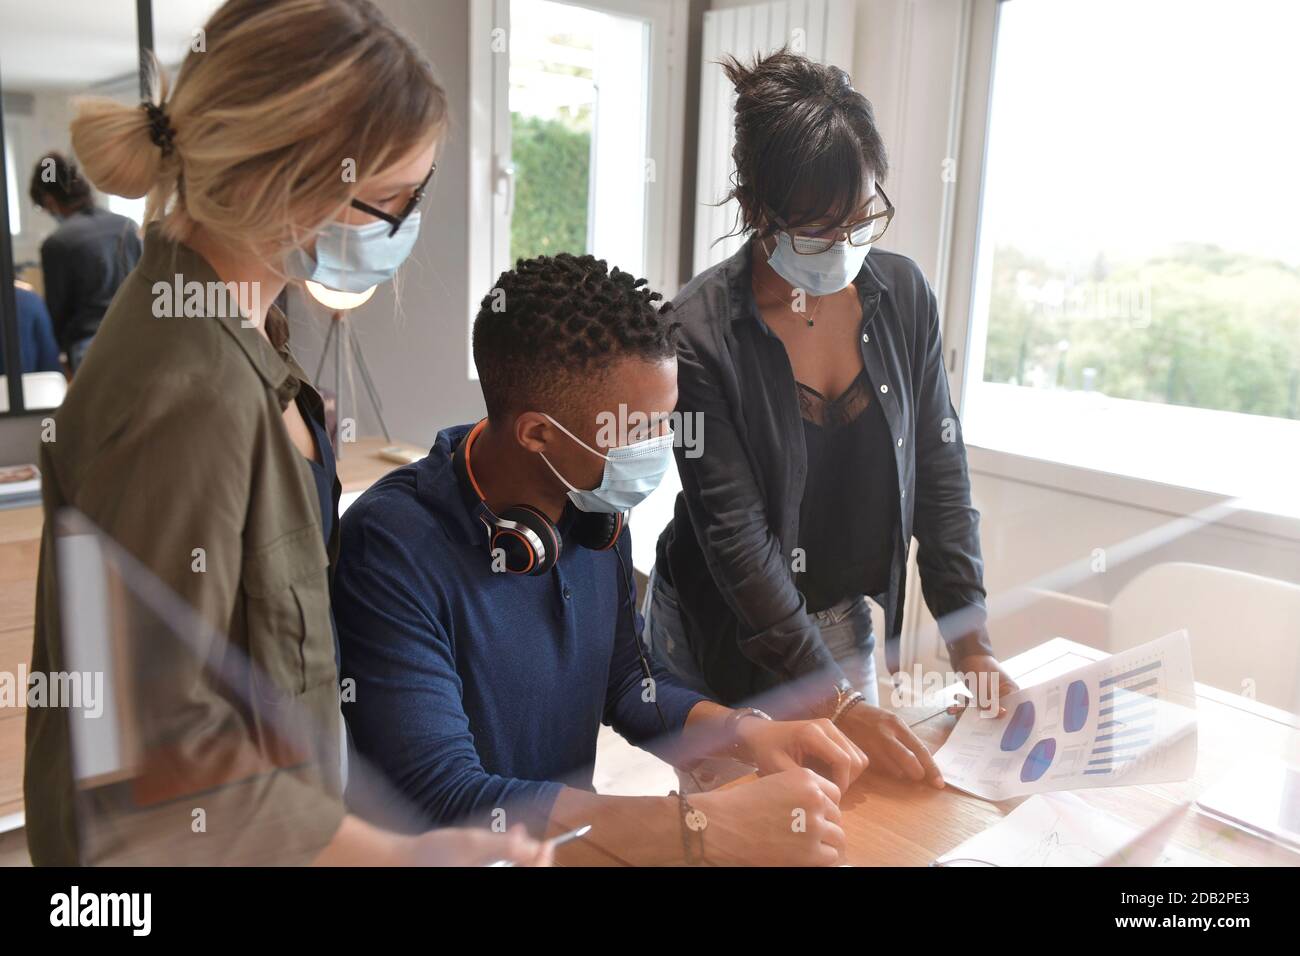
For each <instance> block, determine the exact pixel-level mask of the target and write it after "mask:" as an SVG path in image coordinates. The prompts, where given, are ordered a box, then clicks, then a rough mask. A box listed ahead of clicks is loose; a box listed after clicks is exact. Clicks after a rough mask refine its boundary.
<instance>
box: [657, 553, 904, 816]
mask: <svg viewBox="0 0 1300 956" xmlns="http://www.w3.org/2000/svg"><path fill="white" fill-rule="evenodd" d="M643 614H644V616H645V634H644V640H645V641H646V644H647V645H648V650H649V652H650V654H651V656H652V657H654V659H655V661H656V662H658V663H659V664H660V665H661V666H662V667H663V668H664V669H665V670H666V671H668V673H669V674H671V675H672V676H673V677H674V678H675V679H676V681H677V683H679V684H681V685H683V686H685V687H689V688H691V689H692V690H694V691H696V692H698V693H701V694H705V695H708V694H709V689H708V686H707V685H706V684H705V681H704V675H703V674H702V673H701V672H700V669H699V666H698V665H697V664H696V663H695V655H694V654H693V653H692V652H691V648H690V645H689V644H688V643H687V641H686V631H685V628H684V627H683V625H682V615H681V607H680V606H679V605H678V603H677V594H676V592H675V591H674V590H673V588H672V587H671V586H670V585H669V584H667V583H666V582H664V581H662V580H659V578H658V576H657V575H656V574H655V573H654V572H653V571H652V572H651V573H650V580H649V581H648V582H647V583H646V600H645V606H644V610H643ZM812 617H813V619H814V620H815V621H816V622H817V626H818V627H819V628H820V629H821V634H822V641H823V642H824V643H825V644H826V648H827V650H829V651H830V652H831V656H832V657H834V658H835V661H836V663H838V664H839V665H840V668H841V669H842V670H843V671H844V676H846V677H847V678H848V679H849V681H850V682H852V684H853V686H854V687H856V688H857V689H858V690H860V691H861V692H862V696H863V697H864V698H866V703H868V704H870V705H871V706H873V707H878V706H880V689H879V686H878V685H877V683H876V661H875V657H874V656H873V652H874V651H875V648H876V638H875V634H874V633H873V632H872V629H871V606H870V605H869V604H868V603H867V599H866V598H865V597H863V596H862V595H858V596H857V597H853V598H848V599H846V600H844V601H841V602H840V603H839V604H837V605H835V606H834V607H830V608H827V609H826V610H824V611H814V612H813V614H812ZM752 769H753V768H751V767H747V766H745V765H744V764H742V763H739V762H737V761H735V760H731V759H729V758H725V757H710V758H708V759H705V760H703V761H701V762H700V764H699V765H698V766H696V767H695V769H694V779H693V780H692V779H691V778H690V776H689V775H687V774H683V773H681V772H680V771H679V772H678V779H679V781H680V782H681V785H682V788H683V790H684V791H697V790H700V789H704V790H711V789H713V788H714V787H717V786H721V785H722V784H724V783H726V782H728V781H729V780H734V779H736V778H737V777H742V776H744V775H745V774H747V773H751V772H752Z"/></svg>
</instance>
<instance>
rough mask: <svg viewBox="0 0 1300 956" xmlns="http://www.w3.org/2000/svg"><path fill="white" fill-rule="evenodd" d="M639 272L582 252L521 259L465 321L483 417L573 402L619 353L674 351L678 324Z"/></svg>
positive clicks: (649, 355) (660, 356)
mask: <svg viewBox="0 0 1300 956" xmlns="http://www.w3.org/2000/svg"><path fill="white" fill-rule="evenodd" d="M661 299H662V296H661V295H660V294H659V293H658V292H652V291H650V289H648V288H647V287H646V280H645V279H638V278H635V277H634V276H633V275H632V274H631V273H628V272H623V271H622V270H621V269H619V268H617V267H615V268H613V269H608V268H607V267H606V264H605V260H603V259H597V258H595V257H594V256H590V255H581V256H574V255H570V254H569V253H567V252H562V253H559V254H558V255H556V256H538V257H537V258H535V259H520V260H519V261H518V262H517V263H516V264H515V268H514V269H512V270H510V271H508V272H503V273H502V274H501V277H500V278H499V279H498V280H497V283H496V286H495V287H494V288H493V289H492V291H490V292H489V293H488V294H487V295H486V296H484V297H483V301H482V303H481V304H480V307H479V312H478V316H477V317H476V318H475V320H474V362H475V364H476V365H477V366H478V373H479V379H480V382H481V384H482V387H483V398H484V401H485V402H486V403H487V408H488V415H489V416H490V417H492V418H494V419H496V418H501V417H503V416H505V415H507V414H510V413H518V412H522V411H530V410H532V411H536V410H545V409H546V408H552V407H556V408H558V407H563V406H565V405H572V403H573V393H574V391H575V390H576V388H577V387H579V386H580V385H581V384H582V380H583V379H587V380H588V381H589V380H590V379H592V378H598V377H599V376H600V375H602V374H604V372H605V371H606V370H607V369H608V367H609V366H610V365H612V364H613V363H615V362H617V361H619V360H621V359H624V358H641V359H645V360H648V361H656V360H665V359H669V358H672V357H673V356H675V355H676V337H677V331H678V328H679V327H680V323H678V322H675V321H670V320H669V313H670V312H671V310H672V307H671V305H659V304H657V303H659V301H660V300H661Z"/></svg>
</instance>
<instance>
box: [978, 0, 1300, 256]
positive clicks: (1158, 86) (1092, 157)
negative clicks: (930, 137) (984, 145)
mask: <svg viewBox="0 0 1300 956" xmlns="http://www.w3.org/2000/svg"><path fill="white" fill-rule="evenodd" d="M999 31H1000V32H999V37H998V45H997V62H996V67H995V69H996V75H995V83H994V93H993V97H994V98H993V114H992V117H991V120H990V122H991V127H990V135H989V157H988V177H987V180H986V188H987V190H988V195H987V201H986V203H985V206H984V209H985V213H984V215H985V217H986V220H985V226H986V228H988V229H989V230H990V232H989V235H991V236H994V237H996V241H999V242H1003V241H1010V242H1012V243H1014V244H1015V245H1018V246H1020V247H1021V248H1022V249H1025V250H1026V251H1030V252H1035V253H1041V254H1046V255H1048V256H1060V257H1064V258H1068V259H1073V260H1075V261H1078V262H1086V261H1088V260H1091V259H1092V258H1093V257H1094V256H1095V255H1096V253H1097V251H1098V250H1099V249H1103V248H1104V249H1105V250H1106V252H1107V257H1108V258H1110V259H1112V260H1115V259H1118V258H1120V257H1122V256H1125V255H1128V254H1134V255H1146V254H1149V253H1152V252H1159V251H1161V250H1162V249H1163V248H1165V247H1167V246H1168V244H1169V243H1171V242H1178V241H1206V242H1213V243H1216V244H1218V245H1220V246H1223V247H1225V248H1227V249H1230V250H1233V251H1237V252H1247V253H1254V254H1258V255H1263V256H1270V257H1274V258H1278V259H1282V260H1283V261H1286V262H1288V263H1291V264H1292V265H1300V119H1298V117H1300V54H1298V53H1297V49H1296V45H1297V42H1298V41H1300V2H1295V0H1233V2H1230V3H1226V2H1223V0H1008V2H1006V3H1004V4H1003V5H1002V11H1001V20H1000V24H999Z"/></svg>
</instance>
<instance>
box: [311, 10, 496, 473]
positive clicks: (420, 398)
mask: <svg viewBox="0 0 1300 956" xmlns="http://www.w3.org/2000/svg"><path fill="white" fill-rule="evenodd" d="M377 2H378V5H379V6H380V7H381V8H382V9H383V10H384V12H385V13H387V14H388V15H389V16H390V17H392V19H393V20H394V22H395V23H396V24H397V25H398V26H399V27H400V28H401V29H402V30H404V31H405V32H406V33H407V34H408V35H409V36H411V37H412V38H413V39H414V40H415V42H416V43H417V44H418V45H419V46H420V48H421V49H422V50H423V51H424V53H425V55H427V56H428V57H429V59H430V60H431V61H432V63H433V67H434V72H435V74H436V75H437V77H438V80H439V82H440V83H441V84H442V86H443V88H444V89H445V90H446V93H447V98H448V102H449V107H450V110H451V128H450V132H449V134H448V136H447V139H446V142H445V145H444V146H443V148H442V151H441V153H440V154H439V156H438V171H437V172H436V173H435V174H434V179H433V183H432V195H431V196H430V199H429V200H428V203H429V204H428V206H427V207H426V209H425V212H424V215H423V222H422V224H421V227H420V238H419V240H418V241H417V243H416V246H415V249H414V250H413V251H412V253H411V258H410V260H409V261H408V262H407V264H406V265H405V266H403V267H402V271H401V273H400V275H399V277H398V282H397V283H396V285H384V286H381V287H380V288H379V289H378V291H376V293H375V295H374V298H372V299H371V300H370V301H369V302H368V303H366V304H365V305H364V306H362V307H361V308H359V309H357V310H356V311H355V312H354V313H353V314H352V315H353V318H352V321H353V323H354V327H355V329H356V332H357V337H358V338H359V339H360V341H361V345H362V348H363V350H364V352H365V358H366V364H367V365H368V366H369V368H370V372H371V374H372V375H373V376H374V378H375V382H376V386H377V388H378V390H379V393H380V399H381V400H382V401H383V405H384V418H385V420H386V422H387V424H388V429H389V432H390V433H391V435H392V436H393V438H394V439H395V440H398V439H400V440H403V441H409V442H413V443H415V444H416V445H420V446H423V447H428V446H430V445H432V444H433V439H434V437H435V436H436V435H437V432H438V430H439V429H440V428H444V427H446V426H448V425H454V424H459V423H461V422H469V421H474V420H476V419H478V418H480V417H481V416H482V415H483V414H484V409H483V402H482V397H481V393H480V392H479V387H478V383H477V382H473V381H470V379H469V376H468V374H467V372H466V364H467V363H466V355H467V353H468V349H469V326H468V317H467V316H466V302H467V301H469V296H470V294H471V290H470V289H469V286H468V274H469V259H468V246H467V242H466V236H467V233H468V219H469V216H468V204H467V199H466V192H467V186H466V184H467V183H468V181H469V174H468V143H467V136H466V129H467V126H468V115H469V44H470V42H471V38H470V17H469V3H470V2H471V0H432V2H431V0H377ZM481 39H482V42H487V40H486V38H481ZM483 292H484V294H486V292H487V290H486V289H484V290H483ZM290 311H291V315H292V317H293V332H292V342H293V346H294V351H295V354H296V355H297V356H298V359H299V362H300V363H301V364H302V366H303V367H304V368H305V369H306V370H307V373H308V374H309V375H310V374H311V373H312V372H314V371H315V369H316V362H317V360H318V357H319V354H320V347H321V345H322V343H323V342H324V338H325V333H326V331H327V328H328V326H327V315H326V314H325V313H324V312H323V310H320V309H319V307H316V306H315V305H314V304H305V303H301V302H299V301H297V300H295V301H294V302H292V303H291V309H290ZM323 374H324V380H325V383H326V384H327V385H329V386H330V387H332V386H333V379H334V376H333V365H332V358H331V360H328V361H327V362H326V368H325V372H324V373H323ZM345 382H346V379H345ZM356 385H357V389H358V393H359V396H360V405H361V411H360V414H359V415H358V416H357V419H358V422H359V427H358V431H357V433H358V435H378V434H379V426H378V423H377V422H376V420H375V418H374V416H373V415H372V414H371V412H370V408H369V404H368V400H367V399H366V398H365V393H364V390H363V389H362V386H361V381H360V378H359V377H357V379H356ZM346 394H347V395H348V396H349V397H348V401H346V402H345V404H344V413H345V414H348V415H350V414H352V411H351V407H352V406H351V400H350V396H351V392H350V390H349V391H348V392H347V393H346Z"/></svg>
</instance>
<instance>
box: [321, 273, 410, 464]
mask: <svg viewBox="0 0 1300 956" xmlns="http://www.w3.org/2000/svg"><path fill="white" fill-rule="evenodd" d="M306 286H307V292H308V294H310V295H311V297H312V298H313V299H315V300H316V301H317V302H319V303H320V304H321V305H323V306H325V307H326V308H327V309H329V310H330V328H329V332H328V333H327V334H326V336H325V345H324V347H323V348H322V349H321V353H320V361H319V362H318V363H317V364H316V374H315V375H314V376H313V377H312V381H313V382H315V383H316V387H317V388H318V389H319V388H320V387H321V372H322V371H323V370H324V368H325V361H326V359H328V358H329V357H330V352H331V350H332V351H333V353H334V454H335V457H337V458H342V457H343V441H342V440H341V438H340V429H341V428H342V427H343V342H344V339H345V338H346V339H347V352H348V354H349V355H355V356H356V359H357V371H358V372H360V373H361V384H362V387H364V388H365V390H366V394H367V395H369V396H370V404H371V406H372V407H373V408H374V410H375V417H376V418H378V419H379V427H380V428H381V429H382V430H383V433H384V440H385V441H389V442H391V441H392V438H391V437H389V434H388V425H387V424H385V422H384V410H383V405H382V404H381V403H380V401H379V392H378V390H377V389H376V388H375V382H374V379H372V378H371V377H370V370H369V369H368V368H367V367H366V358H365V355H364V354H363V353H362V351H361V342H360V341H359V340H358V339H357V337H356V333H354V332H353V331H352V324H351V323H350V322H349V321H348V313H349V312H351V311H352V310H353V309H355V308H356V307H357V306H359V305H362V304H363V303H365V302H368V301H369V300H370V297H371V296H372V295H374V294H375V289H376V286H371V287H370V288H369V289H367V290H366V291H365V292H339V291H338V290H336V289H328V288H326V287H325V286H323V285H321V284H320V283H317V282H310V281H309V282H307V283H306ZM352 397H353V399H354V401H355V399H356V387H355V385H354V386H353V389H352Z"/></svg>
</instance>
